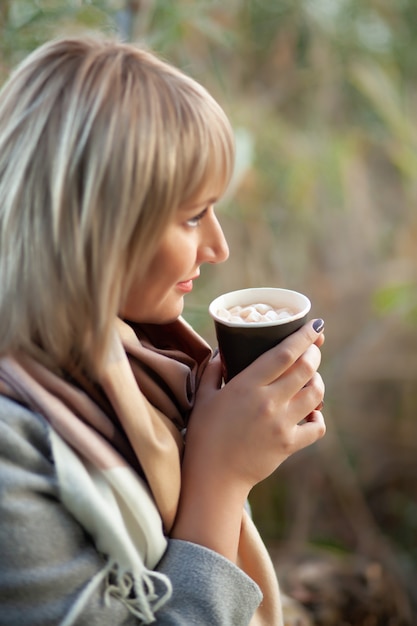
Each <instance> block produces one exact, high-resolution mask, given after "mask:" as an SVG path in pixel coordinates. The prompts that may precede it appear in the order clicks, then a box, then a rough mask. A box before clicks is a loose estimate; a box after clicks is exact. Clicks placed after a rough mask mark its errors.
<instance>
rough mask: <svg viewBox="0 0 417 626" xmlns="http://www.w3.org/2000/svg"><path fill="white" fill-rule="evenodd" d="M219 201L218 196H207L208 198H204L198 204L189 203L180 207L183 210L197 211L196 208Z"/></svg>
mask: <svg viewBox="0 0 417 626" xmlns="http://www.w3.org/2000/svg"><path fill="white" fill-rule="evenodd" d="M217 201H218V198H214V197H213V198H207V200H204V201H203V202H199V203H198V204H193V205H188V206H183V207H181V208H180V210H182V211H195V210H196V209H198V208H200V207H202V206H208V205H211V204H216V202H217Z"/></svg>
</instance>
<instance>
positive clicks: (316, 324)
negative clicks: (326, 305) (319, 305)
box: [313, 319, 324, 333]
mask: <svg viewBox="0 0 417 626" xmlns="http://www.w3.org/2000/svg"><path fill="white" fill-rule="evenodd" d="M313 328H314V330H315V331H316V333H321V331H322V330H323V328H324V320H322V319H318V320H314V322H313Z"/></svg>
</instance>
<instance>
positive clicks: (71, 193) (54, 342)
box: [0, 38, 234, 370]
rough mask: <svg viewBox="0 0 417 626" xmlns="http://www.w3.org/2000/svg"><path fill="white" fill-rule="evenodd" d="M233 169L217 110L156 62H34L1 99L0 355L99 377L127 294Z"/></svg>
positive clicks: (96, 50)
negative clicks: (165, 237)
mask: <svg viewBox="0 0 417 626" xmlns="http://www.w3.org/2000/svg"><path fill="white" fill-rule="evenodd" d="M233 159H234V146H233V136H232V130H231V128H230V125H229V122H228V120H227V118H226V116H225V114H224V112H223V111H222V109H221V108H220V106H219V105H218V104H217V103H216V102H215V100H214V99H213V98H212V97H211V96H210V95H209V94H208V93H207V91H206V90H205V89H204V88H203V87H201V86H200V85H199V84H198V83H196V82H195V81H194V80H192V79H191V78H189V77H188V76H186V75H184V74H183V73H182V72H180V71H179V70H177V69H176V68H174V67H172V66H171V65H169V64H168V63H166V62H164V61H162V60H161V59H159V58H158V57H156V56H155V55H154V54H152V53H151V52H149V51H147V50H144V49H140V48H137V47H135V46H133V45H130V44H122V43H119V42H116V41H109V40H105V41H102V40H96V39H90V38H89V39H85V38H83V39H79V38H71V39H63V40H59V41H52V42H49V43H47V44H45V45H43V46H41V47H40V48H38V49H37V50H36V51H35V52H33V53H32V54H31V55H29V56H28V58H27V59H26V60H25V61H23V62H22V63H21V65H20V66H19V67H18V68H17V69H16V70H15V72H14V73H13V74H12V75H11V77H10V79H9V80H8V82H7V83H6V84H5V86H4V87H3V89H2V90H1V92H0V354H3V353H5V352H8V351H14V350H23V351H25V352H26V353H29V354H31V355H34V356H36V358H39V359H41V360H43V361H45V362H46V363H47V365H48V366H50V367H65V366H66V365H68V364H69V363H72V364H73V363H78V364H79V365H81V366H83V367H87V368H89V369H93V370H97V369H98V368H99V367H100V364H101V363H102V361H103V358H104V356H105V353H106V350H107V347H108V343H109V337H110V332H111V326H112V323H113V319H114V317H115V316H116V315H117V312H118V307H119V303H120V301H121V297H122V289H123V286H124V285H126V284H127V282H128V280H129V277H130V276H131V274H132V273H133V271H135V272H136V274H137V271H138V268H141V269H142V271H143V273H144V274H145V273H146V271H147V267H148V264H149V262H150V259H151V258H152V255H153V253H154V251H155V246H156V245H157V243H158V241H159V239H160V237H161V235H162V233H163V231H164V228H165V227H166V225H167V223H168V221H169V220H170V219H172V216H173V213H174V212H175V211H176V210H177V209H178V207H180V206H181V205H183V204H184V203H185V202H187V200H190V199H192V198H193V197H194V196H195V195H196V194H197V193H198V192H199V190H200V189H201V188H202V186H203V185H204V183H205V182H206V181H207V179H208V177H210V176H213V177H215V178H216V179H218V180H220V181H222V183H223V184H224V186H226V185H227V183H228V181H229V179H230V176H231V172H232V167H233Z"/></svg>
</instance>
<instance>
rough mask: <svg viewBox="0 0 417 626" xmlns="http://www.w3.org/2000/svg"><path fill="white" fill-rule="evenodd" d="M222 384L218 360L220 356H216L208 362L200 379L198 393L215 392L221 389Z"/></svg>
mask: <svg viewBox="0 0 417 626" xmlns="http://www.w3.org/2000/svg"><path fill="white" fill-rule="evenodd" d="M221 383H222V364H221V360H220V355H219V354H216V355H215V356H213V358H212V359H211V360H210V361H209V362H208V364H207V365H206V368H205V370H204V373H203V375H202V377H201V380H200V383H199V386H198V391H199V393H200V391H201V390H204V389H205V390H209V389H211V390H217V389H219V388H220V387H221Z"/></svg>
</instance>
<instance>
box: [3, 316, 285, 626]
mask: <svg viewBox="0 0 417 626" xmlns="http://www.w3.org/2000/svg"><path fill="white" fill-rule="evenodd" d="M210 358H211V349H210V347H209V346H208V344H207V343H206V342H205V341H204V340H203V339H202V338H201V337H200V336H199V335H198V334H197V333H196V332H195V331H194V330H193V329H192V328H191V327H190V326H189V325H188V324H187V323H186V322H185V321H184V320H183V319H182V318H180V319H178V320H177V321H175V322H173V323H171V324H167V325H158V326H153V325H140V326H139V325H135V324H132V325H129V324H127V323H125V322H123V321H122V320H119V319H117V320H116V323H115V328H114V340H113V344H112V349H111V352H110V356H109V359H108V363H107V365H106V368H105V371H104V374H103V375H102V378H101V380H100V381H99V382H100V386H97V385H94V384H93V383H91V382H90V381H88V380H80V379H77V380H76V381H71V380H67V379H65V380H64V379H63V378H61V377H59V376H57V375H56V374H54V373H52V372H51V371H49V370H48V369H46V368H45V367H43V366H42V365H41V364H39V363H38V362H36V361H34V360H33V359H31V358H29V357H27V356H26V355H22V354H19V355H13V356H5V357H3V358H2V359H0V392H1V393H3V394H5V395H8V396H9V397H12V398H14V399H17V400H18V401H20V402H22V403H24V404H25V405H26V406H28V407H29V408H30V409H32V410H34V411H37V412H39V413H41V414H42V415H44V417H45V418H46V420H47V422H48V424H49V426H50V441H51V446H52V452H53V456H54V461H55V464H56V471H57V477H58V483H59V488H60V494H61V499H62V501H63V503H64V505H65V506H66V507H67V509H68V510H69V511H70V512H71V513H72V514H73V515H74V516H75V517H76V519H77V520H78V521H79V522H80V523H81V524H82V525H83V527H84V528H85V529H86V530H87V531H88V532H89V533H90V534H91V536H92V537H93V539H94V541H95V544H96V547H97V549H98V550H99V552H101V553H103V554H104V555H105V556H106V558H107V561H106V567H105V568H104V569H103V570H102V571H100V572H99V573H98V574H97V576H96V577H94V578H93V580H92V581H91V582H90V584H89V585H88V586H87V588H86V589H85V590H84V592H83V594H81V596H80V597H79V598H78V601H77V603H76V604H75V605H74V607H73V609H72V610H71V612H70V614H68V615H67V616H66V619H65V620H64V621H63V622H62V624H61V626H70V625H71V624H72V623H73V622H74V621H75V620H76V618H77V616H78V615H79V614H80V613H81V611H82V608H83V606H84V605H85V603H86V602H87V601H88V597H89V595H90V594H91V593H92V591H93V590H94V589H95V588H96V587H97V586H98V585H99V584H100V583H102V581H103V580H106V592H105V593H106V597H105V599H106V598H107V597H108V596H109V595H113V596H116V597H118V598H119V599H120V600H121V601H122V602H124V603H125V605H126V606H127V607H128V609H129V610H130V611H131V612H132V613H133V614H134V615H136V616H137V617H138V618H139V620H140V622H141V623H144V624H148V623H152V622H153V621H155V613H156V612H157V610H158V608H160V606H162V605H163V604H164V603H166V602H167V601H168V600H169V597H170V595H171V592H172V588H171V581H169V579H168V578H167V577H166V576H164V575H163V574H160V573H158V572H156V571H154V569H153V568H155V566H156V565H157V563H158V561H159V560H160V559H161V557H162V555H163V553H164V551H165V549H166V546H167V539H166V537H167V536H169V532H170V529H171V528H172V525H173V523H174V520H175V515H176V510H177V505H178V500H179V494H180V489H181V458H182V453H183V437H182V431H183V429H185V428H186V425H187V420H188V417H189V415H190V413H191V410H192V407H193V403H194V398H195V394H196V391H197V387H198V384H199V383H200V380H201V375H202V372H203V370H204V368H205V365H206V364H207V362H208V360H209V359H210ZM237 565H238V566H239V567H240V568H241V569H242V570H243V571H245V572H246V573H247V574H248V576H250V577H251V578H252V579H253V580H254V581H255V582H256V583H257V584H258V585H259V587H260V588H261V591H262V593H263V601H262V603H261V604H260V606H259V607H258V609H257V611H256V612H255V615H254V616H253V619H252V620H251V626H281V625H282V613H281V604H280V596H279V588H278V582H277V579H276V575H275V571H274V568H273V565H272V563H271V560H270V558H269V555H268V552H267V550H266V547H265V546H264V544H263V542H262V539H261V537H260V536H259V534H258V532H257V530H256V527H255V525H254V523H253V522H252V520H251V518H250V516H249V515H248V513H247V512H246V511H243V512H242V526H241V534H240V543H239V552H238V563H237ZM132 592H133V593H132Z"/></svg>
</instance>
